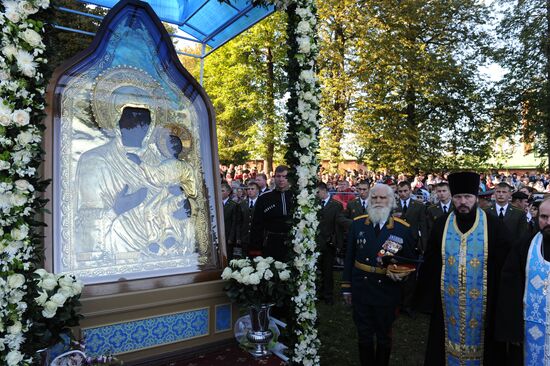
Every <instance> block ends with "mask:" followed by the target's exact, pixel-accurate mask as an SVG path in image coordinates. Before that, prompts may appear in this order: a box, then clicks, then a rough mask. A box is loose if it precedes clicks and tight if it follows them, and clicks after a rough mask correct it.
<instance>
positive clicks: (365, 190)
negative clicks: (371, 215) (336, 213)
mask: <svg viewBox="0 0 550 366" xmlns="http://www.w3.org/2000/svg"><path fill="white" fill-rule="evenodd" d="M369 188H370V184H369V182H368V181H366V180H362V181H361V182H359V184H358V185H357V191H359V197H357V198H356V199H354V200H353V201H349V202H348V206H347V207H346V211H345V215H346V217H347V218H349V219H351V220H353V219H354V218H356V217H357V216H361V215H365V214H366V213H367V198H368V196H369Z"/></svg>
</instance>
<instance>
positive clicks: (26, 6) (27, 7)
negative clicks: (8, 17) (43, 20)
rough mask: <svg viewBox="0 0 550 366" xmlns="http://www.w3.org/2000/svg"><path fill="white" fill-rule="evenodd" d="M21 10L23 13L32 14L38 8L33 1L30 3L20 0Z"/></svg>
mask: <svg viewBox="0 0 550 366" xmlns="http://www.w3.org/2000/svg"><path fill="white" fill-rule="evenodd" d="M19 10H20V11H21V12H22V13H23V14H28V15H31V14H34V13H36V12H37V11H38V8H35V7H34V6H33V5H32V4H31V3H29V2H28V1H20V2H19Z"/></svg>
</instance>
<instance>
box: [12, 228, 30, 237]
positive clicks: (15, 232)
mask: <svg viewBox="0 0 550 366" xmlns="http://www.w3.org/2000/svg"><path fill="white" fill-rule="evenodd" d="M10 234H11V237H12V239H13V240H23V239H25V238H26V237H27V236H28V235H29V227H28V226H27V225H21V226H19V227H18V228H13V229H11V232H10Z"/></svg>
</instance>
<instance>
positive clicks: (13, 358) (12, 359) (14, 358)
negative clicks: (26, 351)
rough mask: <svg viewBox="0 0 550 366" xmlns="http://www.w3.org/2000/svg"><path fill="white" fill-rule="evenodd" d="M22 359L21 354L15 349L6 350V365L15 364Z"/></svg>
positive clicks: (11, 365)
mask: <svg viewBox="0 0 550 366" xmlns="http://www.w3.org/2000/svg"><path fill="white" fill-rule="evenodd" d="M21 361H23V354H21V352H19V351H17V350H13V351H10V352H8V354H7V355H6V363H7V365H8V366H17V365H19V363H20V362H21Z"/></svg>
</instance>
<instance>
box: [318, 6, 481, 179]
mask: <svg viewBox="0 0 550 366" xmlns="http://www.w3.org/2000/svg"><path fill="white" fill-rule="evenodd" d="M321 3H323V2H321ZM327 6H328V8H325V3H323V4H322V5H321V6H320V9H324V11H320V15H321V17H322V20H321V25H322V29H324V30H325V33H326V35H325V36H323V37H322V42H324V43H326V44H324V45H322V46H321V53H322V54H323V53H324V54H325V55H327V56H325V57H321V60H325V59H327V58H328V59H329V60H328V61H326V60H325V61H321V64H322V68H321V81H322V83H323V97H324V99H323V101H322V107H323V108H322V114H323V123H324V125H323V127H324V129H325V133H326V136H331V139H330V140H331V141H327V142H326V144H325V145H324V146H323V150H324V152H325V154H326V155H327V156H335V157H336V159H340V157H339V154H340V151H341V150H342V147H341V146H340V145H339V143H338V141H336V140H337V139H341V130H342V128H343V129H344V132H345V131H348V132H350V133H353V134H354V135H355V137H354V138H355V140H356V141H357V142H358V145H359V147H360V149H361V150H362V151H363V155H364V158H365V161H366V162H367V164H368V165H369V167H370V168H374V169H378V168H389V169H393V170H397V171H404V172H407V173H412V172H414V171H418V170H419V169H426V170H431V169H436V168H437V167H441V166H448V165H452V164H454V163H453V160H456V159H457V156H458V157H459V159H462V160H463V161H464V162H469V161H470V160H469V159H466V158H465V157H466V156H468V155H472V156H478V157H479V158H480V160H483V159H485V158H486V157H487V156H488V154H489V141H488V137H489V136H488V134H487V132H488V129H487V127H486V126H488V125H489V123H488V121H489V119H488V118H489V117H488V113H487V111H486V110H485V105H484V97H483V90H484V87H485V86H484V84H483V83H482V79H481V77H480V76H479V72H478V66H479V65H480V64H481V63H482V62H483V60H484V51H485V49H486V47H487V42H488V37H487V35H486V34H485V33H484V32H483V31H482V30H481V29H482V28H481V26H482V25H484V24H485V22H486V20H487V19H488V15H487V9H485V8H484V6H483V5H482V4H481V3H480V2H478V1H473V0H469V1H459V0H455V1H449V2H422V1H414V0H406V1H400V2H394V1H389V0H377V1H369V2H361V3H357V4H353V2H351V3H350V4H345V5H344V4H343V5H342V7H339V6H338V5H337V4H336V3H334V4H332V3H330V4H329V5H327ZM342 22H344V25H343V26H342V25H340V23H342ZM323 25H324V26H323ZM331 32H332V33H331ZM327 150H328V153H327Z"/></svg>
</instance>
